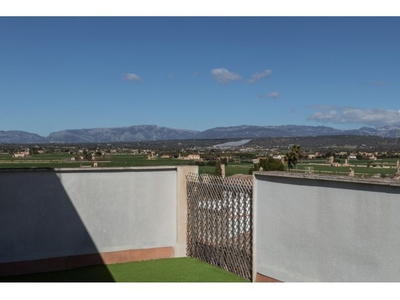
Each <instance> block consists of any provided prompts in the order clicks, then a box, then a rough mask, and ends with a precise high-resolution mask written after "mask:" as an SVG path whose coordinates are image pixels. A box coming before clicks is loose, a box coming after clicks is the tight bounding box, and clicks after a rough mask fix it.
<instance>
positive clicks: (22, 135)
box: [0, 130, 47, 144]
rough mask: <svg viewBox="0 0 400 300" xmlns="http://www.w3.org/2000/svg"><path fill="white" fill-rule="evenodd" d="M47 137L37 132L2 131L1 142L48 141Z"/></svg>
mask: <svg viewBox="0 0 400 300" xmlns="http://www.w3.org/2000/svg"><path fill="white" fill-rule="evenodd" d="M46 142H47V140H46V138H45V137H42V136H40V135H38V134H35V133H29V132H25V131H17V130H10V131H0V143H2V144H21V143H26V144H30V143H46Z"/></svg>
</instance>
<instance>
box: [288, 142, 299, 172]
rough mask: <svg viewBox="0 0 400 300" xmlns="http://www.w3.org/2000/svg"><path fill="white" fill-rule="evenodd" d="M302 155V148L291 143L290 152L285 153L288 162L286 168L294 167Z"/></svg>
mask: <svg viewBox="0 0 400 300" xmlns="http://www.w3.org/2000/svg"><path fill="white" fill-rule="evenodd" d="M302 157H303V149H302V148H301V147H300V146H299V145H293V146H292V148H291V149H290V152H288V153H286V155H285V159H286V161H287V164H288V169H289V170H291V169H293V167H296V165H297V161H298V160H299V159H301V158H302Z"/></svg>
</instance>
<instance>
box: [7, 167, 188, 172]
mask: <svg viewBox="0 0 400 300" xmlns="http://www.w3.org/2000/svg"><path fill="white" fill-rule="evenodd" d="M180 167H185V166H147V167H146V166H143V167H84V168H10V169H0V173H13V172H56V173H84V172H135V171H176V170H178V168H180Z"/></svg>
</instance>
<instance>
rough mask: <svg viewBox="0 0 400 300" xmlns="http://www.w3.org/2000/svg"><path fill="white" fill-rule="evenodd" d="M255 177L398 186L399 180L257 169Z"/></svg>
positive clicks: (254, 173)
mask: <svg viewBox="0 0 400 300" xmlns="http://www.w3.org/2000/svg"><path fill="white" fill-rule="evenodd" d="M253 176H254V177H255V178H261V177H284V178H296V179H305V180H321V181H336V182H349V183H361V184H370V185H371V184H373V185H383V186H396V187H400V180H397V179H391V178H363V177H351V176H338V175H324V174H307V173H294V172H282V171H263V172H260V171H257V172H253Z"/></svg>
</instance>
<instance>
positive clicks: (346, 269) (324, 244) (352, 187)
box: [254, 172, 400, 282]
mask: <svg viewBox="0 0 400 300" xmlns="http://www.w3.org/2000/svg"><path fill="white" fill-rule="evenodd" d="M254 217H255V223H254V227H255V233H254V272H255V273H257V272H258V273H260V274H262V275H265V276H268V277H272V278H275V279H277V280H280V281H287V282H291V281H300V282H302V281H311V282H312V281H320V282H331V281H340V282H349V281H350V282H351V281H357V282H360V281H362V282H368V281H378V282H381V281H396V282H397V281H400V255H399V253H400V234H399V232H400V186H399V183H398V182H393V181H391V182H390V181H378V180H376V181H371V180H361V179H355V178H354V179H351V178H347V177H344V178H342V179H338V178H333V177H329V176H306V175H288V173H286V174H284V173H278V172H274V173H270V174H268V173H264V174H263V173H262V172H257V173H256V174H255V187H254Z"/></svg>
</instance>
